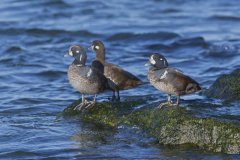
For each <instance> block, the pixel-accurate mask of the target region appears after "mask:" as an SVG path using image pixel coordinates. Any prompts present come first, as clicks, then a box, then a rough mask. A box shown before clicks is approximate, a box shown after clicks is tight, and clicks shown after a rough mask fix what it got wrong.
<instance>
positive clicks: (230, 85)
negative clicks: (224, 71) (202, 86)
mask: <svg viewBox="0 0 240 160" xmlns="http://www.w3.org/2000/svg"><path fill="white" fill-rule="evenodd" d="M205 95H206V96H208V97H212V98H220V99H225V100H227V101H234V100H240V69H237V70H235V71H234V72H232V73H231V74H229V75H222V76H220V77H219V78H218V79H217V80H216V81H215V82H214V83H213V85H212V86H211V87H210V88H209V89H208V90H207V91H206V92H205Z"/></svg>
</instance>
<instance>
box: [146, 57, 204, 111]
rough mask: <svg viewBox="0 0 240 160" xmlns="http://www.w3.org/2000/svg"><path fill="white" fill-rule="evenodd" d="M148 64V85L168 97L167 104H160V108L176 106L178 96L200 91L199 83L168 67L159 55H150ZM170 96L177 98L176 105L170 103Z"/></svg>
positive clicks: (163, 58) (165, 60)
mask: <svg viewBox="0 0 240 160" xmlns="http://www.w3.org/2000/svg"><path fill="white" fill-rule="evenodd" d="M149 63H150V65H151V67H150V68H149V71H148V75H147V77H148V80H149V81H150V84H151V85H153V86H154V87H155V88H156V89H158V90H160V91H162V92H164V93H166V94H167V95H168V99H167V102H166V103H162V104H160V106H159V107H160V108H162V107H163V106H164V105H169V106H178V105H179V104H180V96H182V95H186V94H191V93H194V92H197V91H200V90H201V87H200V85H199V83H197V82H196V81H195V80H193V79H192V78H191V77H189V76H187V75H185V74H184V73H183V72H182V71H180V70H178V69H175V68H172V67H169V65H168V61H167V59H166V58H165V57H164V56H163V55H161V54H160V53H154V54H151V55H150V58H149ZM171 95H175V96H176V97H177V100H176V103H173V102H172V101H171Z"/></svg>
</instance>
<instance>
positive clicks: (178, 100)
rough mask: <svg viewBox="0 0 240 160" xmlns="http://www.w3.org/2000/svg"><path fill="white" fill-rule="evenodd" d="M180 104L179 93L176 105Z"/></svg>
mask: <svg viewBox="0 0 240 160" xmlns="http://www.w3.org/2000/svg"><path fill="white" fill-rule="evenodd" d="M179 104H180V96H178V95H177V102H176V104H175V106H179Z"/></svg>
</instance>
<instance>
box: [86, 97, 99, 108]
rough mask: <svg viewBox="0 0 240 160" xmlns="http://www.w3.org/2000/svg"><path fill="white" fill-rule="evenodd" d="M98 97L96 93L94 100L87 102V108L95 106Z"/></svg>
mask: <svg viewBox="0 0 240 160" xmlns="http://www.w3.org/2000/svg"><path fill="white" fill-rule="evenodd" d="M96 98H97V95H96V94H95V95H94V99H93V101H90V102H88V103H87V106H86V107H85V108H91V107H93V106H94V105H95V104H96V102H97V101H96Z"/></svg>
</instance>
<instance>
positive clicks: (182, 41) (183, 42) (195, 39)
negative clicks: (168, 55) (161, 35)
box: [171, 37, 209, 48]
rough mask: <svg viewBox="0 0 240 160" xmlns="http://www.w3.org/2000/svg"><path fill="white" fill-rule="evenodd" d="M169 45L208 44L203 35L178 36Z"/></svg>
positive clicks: (204, 45)
mask: <svg viewBox="0 0 240 160" xmlns="http://www.w3.org/2000/svg"><path fill="white" fill-rule="evenodd" d="M171 46H201V47H204V48H205V47H208V46H209V44H208V43H207V42H206V41H205V40H204V38H203V37H191V38H180V39H178V40H176V41H175V42H173V43H172V44H171Z"/></svg>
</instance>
